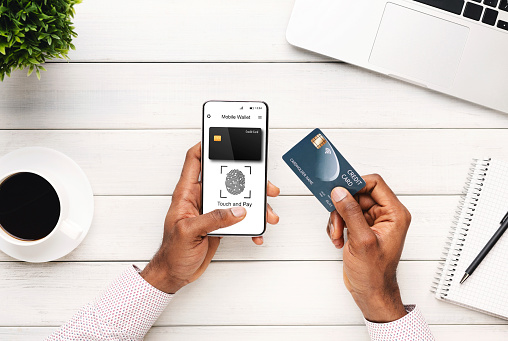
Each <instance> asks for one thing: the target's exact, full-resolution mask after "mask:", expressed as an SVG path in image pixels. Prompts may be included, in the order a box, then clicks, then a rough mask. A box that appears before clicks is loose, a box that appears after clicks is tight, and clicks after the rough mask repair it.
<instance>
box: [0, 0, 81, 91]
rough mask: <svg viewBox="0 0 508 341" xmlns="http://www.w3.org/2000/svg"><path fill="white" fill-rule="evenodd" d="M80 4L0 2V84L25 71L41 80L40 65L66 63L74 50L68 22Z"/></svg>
mask: <svg viewBox="0 0 508 341" xmlns="http://www.w3.org/2000/svg"><path fill="white" fill-rule="evenodd" d="M80 2H81V0H38V1H30V0H0V80H1V81H3V80H4V77H5V75H7V76H10V74H11V71H12V70H16V69H24V68H28V76H30V74H31V73H32V72H33V71H34V70H35V73H36V74H37V78H39V79H40V78H41V73H40V70H44V71H45V70H46V69H44V67H43V66H41V64H43V63H44V62H45V61H46V60H50V59H53V58H65V59H67V53H68V52H69V48H70V49H73V50H74V49H75V48H74V45H73V44H72V38H73V37H76V36H77V34H76V32H74V27H73V26H72V25H73V24H72V22H71V19H72V18H73V17H74V13H75V12H74V5H75V4H77V3H80Z"/></svg>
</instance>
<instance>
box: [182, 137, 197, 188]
mask: <svg viewBox="0 0 508 341" xmlns="http://www.w3.org/2000/svg"><path fill="white" fill-rule="evenodd" d="M200 173H201V142H199V143H197V144H196V145H194V146H193V147H192V148H191V149H189V150H188V151H187V154H186V155H185V163H184V164H183V168H182V175H181V179H183V180H185V181H187V182H191V183H196V182H198V181H199V174H200Z"/></svg>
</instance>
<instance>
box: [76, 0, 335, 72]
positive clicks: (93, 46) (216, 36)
mask: <svg viewBox="0 0 508 341" xmlns="http://www.w3.org/2000/svg"><path fill="white" fill-rule="evenodd" d="M292 8H293V0H279V1H269V0H260V1H255V2H253V1H247V0H228V1H224V0H212V1H210V0H188V1H185V2H182V1H177V0H169V1H158V0H145V1H143V5H142V6H140V4H139V2H137V1H134V0H125V1H124V0H109V1H101V0H88V1H84V2H83V3H81V4H79V5H77V6H76V7H75V9H76V17H75V20H74V24H75V27H76V32H77V33H78V34H79V36H78V38H76V39H74V44H75V45H76V51H71V53H70V54H69V57H70V58H71V60H72V61H79V62H82V61H84V62H90V61H107V62H111V61H113V62H119V61H122V62H124V61H134V62H176V61H185V62H192V61H221V62H224V61H228V62H236V61H249V62H252V61H279V62H280V61H323V60H325V58H324V57H320V56H318V55H316V54H313V53H309V52H305V51H303V50H300V49H296V48H294V47H292V46H291V45H289V44H288V43H287V42H286V38H285V36H286V27H287V24H288V22H289V17H290V15H291V10H292ZM328 60H329V58H328Z"/></svg>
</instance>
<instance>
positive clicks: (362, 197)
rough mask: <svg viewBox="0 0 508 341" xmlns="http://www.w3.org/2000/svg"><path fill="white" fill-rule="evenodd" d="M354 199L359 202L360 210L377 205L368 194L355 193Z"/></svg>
mask: <svg viewBox="0 0 508 341" xmlns="http://www.w3.org/2000/svg"><path fill="white" fill-rule="evenodd" d="M356 200H357V201H358V203H359V204H360V207H361V208H362V211H364V212H366V211H368V210H370V209H371V208H372V207H374V206H376V205H377V202H376V201H375V200H374V199H372V197H371V196H370V194H357V195H356Z"/></svg>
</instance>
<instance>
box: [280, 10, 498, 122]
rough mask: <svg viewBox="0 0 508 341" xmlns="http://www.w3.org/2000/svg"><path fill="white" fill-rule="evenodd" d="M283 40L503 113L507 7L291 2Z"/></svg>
mask: <svg viewBox="0 0 508 341" xmlns="http://www.w3.org/2000/svg"><path fill="white" fill-rule="evenodd" d="M286 37H287V40H288V42H289V43H290V44H292V45H295V46H297V47H301V48H304V49H307V50H310V51H314V52H317V53H320V54H323V55H326V56H329V57H332V58H336V59H339V60H342V61H344V62H347V63H351V64H354V65H358V66H360V67H363V68H367V69H370V70H373V71H376V72H380V73H382V74H385V75H388V76H390V77H393V78H397V79H400V80H403V81H406V82H409V83H413V84H416V85H419V86H422V87H426V88H429V89H433V90H436V91H439V92H442V93H445V94H448V95H451V96H455V97H458V98H462V99H464V100H467V101H470V102H474V103H477V104H480V105H483V106H486V107H489V108H493V109H497V110H500V111H503V112H507V113H508V0H474V1H463V0H392V1H383V0H369V1H360V0H296V1H295V6H294V9H293V13H292V15H291V19H290V22H289V26H288V29H287V32H286Z"/></svg>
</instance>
